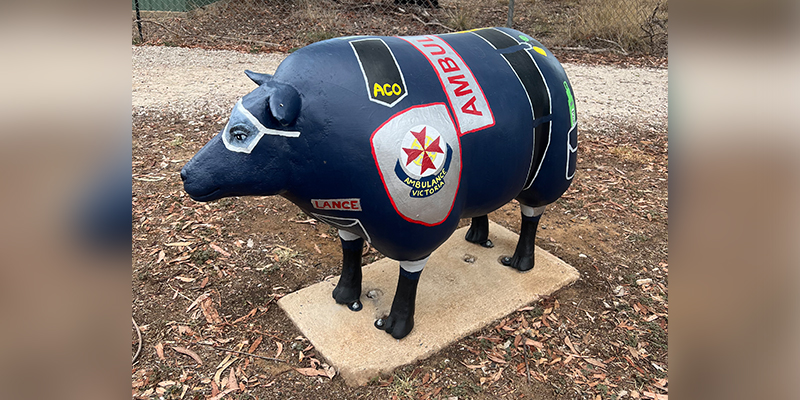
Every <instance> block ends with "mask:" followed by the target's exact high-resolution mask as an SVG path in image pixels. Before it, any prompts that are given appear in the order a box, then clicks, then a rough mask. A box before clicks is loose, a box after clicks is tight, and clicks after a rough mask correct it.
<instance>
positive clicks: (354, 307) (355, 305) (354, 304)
mask: <svg viewBox="0 0 800 400" xmlns="http://www.w3.org/2000/svg"><path fill="white" fill-rule="evenodd" d="M347 308H349V309H350V311H361V309H362V308H364V307H363V306H362V305H361V302H360V301H358V300H356V301H354V302H352V303H350V304H348V305H347Z"/></svg>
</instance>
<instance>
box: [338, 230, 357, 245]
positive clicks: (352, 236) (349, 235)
mask: <svg viewBox="0 0 800 400" xmlns="http://www.w3.org/2000/svg"><path fill="white" fill-rule="evenodd" d="M339 237H340V238H342V240H344V241H347V242H352V241H353V240H356V239H358V238H360V237H361V236H358V235H356V234H355V233H350V232H348V231H343V230H341V229H339Z"/></svg>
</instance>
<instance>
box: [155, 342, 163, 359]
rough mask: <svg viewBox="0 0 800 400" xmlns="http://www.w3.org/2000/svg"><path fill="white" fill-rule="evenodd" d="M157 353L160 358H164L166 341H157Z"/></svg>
mask: <svg viewBox="0 0 800 400" xmlns="http://www.w3.org/2000/svg"><path fill="white" fill-rule="evenodd" d="M156 354H157V355H158V358H160V359H162V360H164V359H165V358H164V343H161V342H158V343H156Z"/></svg>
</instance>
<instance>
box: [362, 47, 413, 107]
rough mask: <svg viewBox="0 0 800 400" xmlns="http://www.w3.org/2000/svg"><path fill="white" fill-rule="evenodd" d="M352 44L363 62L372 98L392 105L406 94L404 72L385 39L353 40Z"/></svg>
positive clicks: (365, 78) (365, 77) (368, 89)
mask: <svg viewBox="0 0 800 400" xmlns="http://www.w3.org/2000/svg"><path fill="white" fill-rule="evenodd" d="M350 45H351V46H353V50H355V52H356V57H357V58H358V61H359V63H360V64H361V69H362V70H363V74H364V80H365V81H366V86H367V92H369V97H370V98H371V99H372V100H374V101H377V102H380V103H383V104H384V105H387V106H392V105H394V103H395V102H396V101H397V100H399V99H400V98H402V97H403V96H404V95H405V94H406V84H405V82H404V80H403V74H402V72H401V71H400V69H399V68H398V66H397V62H396V61H395V58H394V55H393V54H392V51H391V50H390V49H389V46H387V45H386V43H384V41H383V40H381V39H361V40H353V41H351V42H350Z"/></svg>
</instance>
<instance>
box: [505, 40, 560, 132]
mask: <svg viewBox="0 0 800 400" xmlns="http://www.w3.org/2000/svg"><path fill="white" fill-rule="evenodd" d="M503 57H505V59H506V60H507V61H508V63H509V64H510V65H511V68H513V69H514V71H516V72H517V76H519V80H520V81H522V86H523V87H524V88H525V92H527V93H528V99H530V101H531V104H532V105H533V118H534V119H536V118H541V117H545V116H547V115H550V97H549V96H548V95H547V87H546V86H545V84H544V81H543V80H542V74H541V73H540V72H539V68H538V67H537V66H536V64H535V63H534V62H533V60H532V59H531V57H530V55H528V52H527V51H517V52H514V53H508V54H503Z"/></svg>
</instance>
